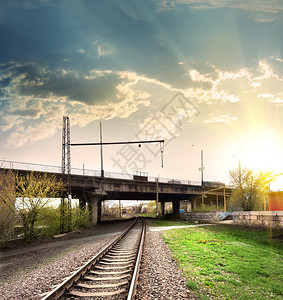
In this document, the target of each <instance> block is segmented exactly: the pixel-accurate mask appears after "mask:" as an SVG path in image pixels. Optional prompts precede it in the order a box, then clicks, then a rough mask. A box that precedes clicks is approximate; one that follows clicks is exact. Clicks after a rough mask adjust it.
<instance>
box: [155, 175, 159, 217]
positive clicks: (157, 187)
mask: <svg viewBox="0 0 283 300" xmlns="http://www.w3.org/2000/svg"><path fill="white" fill-rule="evenodd" d="M158 178H159V175H158V177H157V178H156V219H158V200H159V199H158V197H159V195H158V192H159V191H158Z"/></svg>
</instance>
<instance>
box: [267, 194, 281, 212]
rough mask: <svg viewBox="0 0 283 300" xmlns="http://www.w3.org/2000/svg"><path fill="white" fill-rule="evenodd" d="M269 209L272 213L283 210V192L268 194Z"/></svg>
mask: <svg viewBox="0 0 283 300" xmlns="http://www.w3.org/2000/svg"><path fill="white" fill-rule="evenodd" d="M268 207H269V210H270V211H277V210H283V191H281V192H270V193H268Z"/></svg>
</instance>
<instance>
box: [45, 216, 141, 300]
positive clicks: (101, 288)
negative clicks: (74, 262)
mask: <svg viewBox="0 0 283 300" xmlns="http://www.w3.org/2000/svg"><path fill="white" fill-rule="evenodd" d="M145 231H146V225H145V221H144V220H143V219H142V218H136V219H135V221H134V222H133V223H132V224H131V225H130V226H129V227H128V228H127V229H126V230H124V231H123V232H122V233H121V234H120V235H119V236H118V237H117V238H115V239H114V240H113V241H112V242H111V243H109V244H108V245H106V246H105V247H104V248H103V249H102V250H101V251H100V252H99V253H98V254H97V255H95V256H94V257H93V258H92V259H90V260H89V261H88V262H87V263H85V264H84V265H83V266H82V267H80V268H79V269H78V270H77V271H76V272H75V273H73V274H72V275H71V276H69V277H68V278H67V279H65V280H64V281H63V282H62V283H61V284H59V285H58V286H57V287H56V288H55V289H53V290H52V291H51V292H49V293H48V294H47V295H46V296H45V297H43V298H42V300H50V299H52V300H53V299H79V298H81V299H95V298H96V299H128V300H129V299H134V296H135V291H136V285H137V280H138V274H139V267H140V261H141V255H142V249H143V244H144V239H145Z"/></svg>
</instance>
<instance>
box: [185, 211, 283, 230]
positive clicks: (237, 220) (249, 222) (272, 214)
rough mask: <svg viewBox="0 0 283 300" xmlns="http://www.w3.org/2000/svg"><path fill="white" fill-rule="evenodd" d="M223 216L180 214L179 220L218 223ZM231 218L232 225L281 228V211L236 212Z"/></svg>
mask: <svg viewBox="0 0 283 300" xmlns="http://www.w3.org/2000/svg"><path fill="white" fill-rule="evenodd" d="M226 214H228V213H226ZM225 216H226V215H225V213H223V212H207V213H184V214H181V218H182V219H183V220H185V221H189V222H194V221H198V222H200V223H215V222H219V221H221V220H222V219H223V218H224V217H225ZM232 216H233V224H238V225H245V226H268V227H270V226H271V227H273V228H283V211H236V212H233V213H232Z"/></svg>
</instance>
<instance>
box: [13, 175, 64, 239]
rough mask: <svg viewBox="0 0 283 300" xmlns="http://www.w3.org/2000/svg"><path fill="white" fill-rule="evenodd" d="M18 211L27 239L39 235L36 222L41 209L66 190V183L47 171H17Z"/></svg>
mask: <svg viewBox="0 0 283 300" xmlns="http://www.w3.org/2000/svg"><path fill="white" fill-rule="evenodd" d="M15 183H16V196H17V197H18V198H20V199H19V201H18V203H17V207H16V209H17V213H18V216H19V219H20V221H21V223H22V225H23V228H24V235H25V239H26V240H28V241H31V240H34V239H35V238H36V237H37V233H36V228H35V225H36V222H37V221H38V217H39V213H40V211H41V210H42V209H43V208H44V207H46V206H47V205H48V204H49V203H50V202H51V201H52V199H54V198H57V197H59V196H60V195H61V194H62V193H63V190H64V184H63V182H62V181H61V180H58V178H56V177H55V176H54V175H50V174H47V173H34V172H31V173H26V174H19V173H16V176H15Z"/></svg>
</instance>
